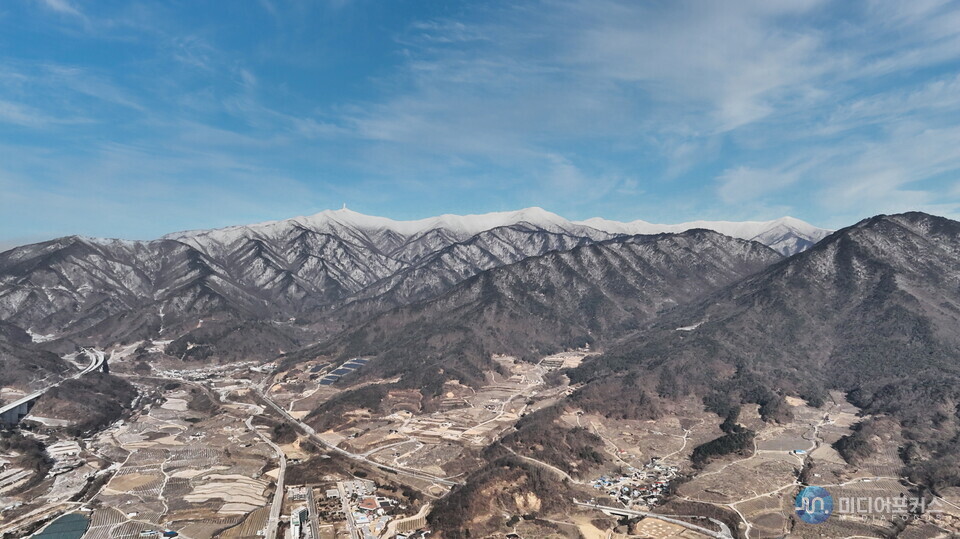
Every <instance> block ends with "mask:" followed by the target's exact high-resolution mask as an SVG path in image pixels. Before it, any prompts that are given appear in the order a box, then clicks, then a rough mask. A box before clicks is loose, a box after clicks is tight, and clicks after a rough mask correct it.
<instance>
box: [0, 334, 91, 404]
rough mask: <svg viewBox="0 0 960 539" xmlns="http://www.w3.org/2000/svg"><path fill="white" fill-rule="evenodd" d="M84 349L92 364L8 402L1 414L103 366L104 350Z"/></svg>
mask: <svg viewBox="0 0 960 539" xmlns="http://www.w3.org/2000/svg"><path fill="white" fill-rule="evenodd" d="M83 351H84V353H86V354H87V355H88V356H89V357H90V365H88V366H87V368H85V369H83V370H82V371H80V372H78V373H77V374H74V375H73V376H71V377H70V378H65V379H63V380H60V381H59V382H57V383H55V384H50V385H49V386H47V387H45V388H43V389H41V390H39V391H34V392H33V393H31V394H29V395H27V396H25V397H23V398H20V399H18V400H16V401H14V402H11V403H10V404H7V405H6V406H4V407H2V408H0V416H2V415H3V414H5V413H7V412H9V411H11V410H14V409H16V408H17V407H19V406H22V405H24V404H27V403H29V402H30V401H33V400H36V399H37V398H39V397H40V396H41V395H43V394H44V393H46V392H47V391H50V390H51V389H53V388H55V387H57V386H59V385H60V384H62V383H64V382H65V381H67V380H75V379H77V378H80V377H81V376H83V375H85V374H87V373H91V372H93V371H95V370H97V369H99V368H100V367H102V366H103V362H104V360H105V356H104V354H103V352H101V351H100V350H97V349H96V348H84V349H83Z"/></svg>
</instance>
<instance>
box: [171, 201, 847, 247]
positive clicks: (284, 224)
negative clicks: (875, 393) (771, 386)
mask: <svg viewBox="0 0 960 539" xmlns="http://www.w3.org/2000/svg"><path fill="white" fill-rule="evenodd" d="M523 223H526V224H529V225H532V226H535V227H537V228H541V229H543V230H546V231H549V232H558V233H568V234H574V235H579V236H587V237H591V238H593V239H602V238H603V237H609V236H604V235H605V234H629V235H634V234H660V233H664V232H673V233H676V232H684V231H686V230H690V229H693V228H705V229H709V230H714V231H716V232H719V233H721V234H726V235H728V236H732V237H735V238H740V239H746V240H754V241H759V242H760V243H763V244H765V245H768V246H770V247H772V248H774V249H776V250H778V251H780V252H781V253H783V254H786V255H791V254H794V253H797V252H799V251H802V250H804V249H806V248H807V247H809V246H811V245H813V244H814V243H816V242H817V241H819V240H821V239H822V238H824V237H825V236H827V234H829V233H830V231H829V230H826V229H822V228H817V227H815V226H813V225H811V224H809V223H806V222H804V221H801V220H800V219H796V218H794V217H781V218H779V219H774V220H772V221H742V222H732V221H691V222H688V223H680V224H675V225H665V224H655V223H650V222H647V221H642V220H637V221H630V222H626V223H624V222H619V221H611V220H609V219H603V218H600V217H594V218H592V219H586V220H584V221H569V220H567V219H565V218H563V217H561V216H559V215H557V214H555V213H552V212H549V211H547V210H545V209H543V208H539V207H530V208H524V209H521V210H515V211H504V212H491V213H484V214H475V215H454V214H443V215H439V216H436V217H427V218H424V219H415V220H406V221H405V220H396V219H390V218H387V217H378V216H373V215H366V214H363V213H359V212H356V211H354V210H351V209H348V208H346V207H343V208H341V209H338V210H325V211H322V212H320V213H317V214H314V215H310V216H305V217H295V218H293V219H286V220H282V221H267V222H263V223H258V224H253V225H247V226H233V227H227V228H220V229H214V230H195V231H187V232H178V233H174V234H169V235H167V236H164V238H165V239H176V240H181V241H188V242H190V243H194V244H196V243H197V242H202V240H212V241H213V242H216V243H218V244H223V245H226V244H231V243H233V242H235V241H237V240H240V239H246V238H251V237H267V238H278V237H281V236H284V235H286V234H287V233H289V232H290V231H291V230H293V229H295V228H303V229H307V230H311V231H314V232H318V233H324V234H333V235H336V236H338V237H342V238H350V237H352V238H353V239H357V240H359V241H373V242H374V243H378V244H380V243H382V242H394V241H407V240H410V239H411V238H415V237H419V236H422V235H424V234H426V233H428V232H430V231H440V232H442V233H443V234H444V235H446V236H447V237H449V238H450V239H453V240H455V241H464V240H466V239H469V238H471V237H473V236H475V235H477V234H479V233H481V232H484V231H487V230H492V229H495V228H499V227H503V226H511V225H518V224H523ZM398 238H400V240H398Z"/></svg>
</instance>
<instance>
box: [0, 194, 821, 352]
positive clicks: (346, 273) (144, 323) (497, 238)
mask: <svg viewBox="0 0 960 539" xmlns="http://www.w3.org/2000/svg"><path fill="white" fill-rule="evenodd" d="M590 223H592V224H593V226H591V224H590ZM615 225H616V226H615ZM694 225H695V224H689V225H676V227H679V228H690V227H691V226H694ZM696 225H698V226H699V225H703V226H708V225H709V223H697V224H696ZM716 225H717V227H718V228H722V229H723V230H726V231H727V232H728V233H729V234H731V235H733V236H735V237H741V238H744V239H756V240H757V241H761V242H763V241H768V242H769V244H770V245H773V246H775V247H776V248H778V249H779V250H781V251H783V250H784V249H787V248H788V247H789V249H801V248H803V247H804V246H807V245H808V244H810V243H812V242H815V241H817V240H818V239H819V238H821V237H822V236H823V235H824V234H826V233H827V231H825V230H823V229H817V228H815V227H812V226H810V225H807V224H805V223H802V222H799V221H796V220H792V219H781V220H778V221H771V222H768V223H743V224H740V225H734V224H731V223H716ZM657 226H659V225H644V226H641V225H640V224H638V222H634V223H620V224H618V225H617V224H615V223H613V222H611V221H603V222H602V223H600V222H598V221H596V220H591V221H589V222H587V221H585V222H581V223H577V222H571V221H568V220H566V219H564V218H562V217H560V216H558V215H555V214H552V213H550V212H547V211H545V210H542V209H540V208H528V209H524V210H519V211H514V212H500V213H491V214H485V215H470V216H454V215H443V216H439V217H435V218H430V219H422V220H418V221H395V220H391V219H386V218H381V217H371V216H366V215H362V214H359V213H356V212H353V211H351V210H347V209H345V208H344V209H341V210H336V211H324V212H321V213H319V214H316V215H314V216H311V217H299V218H294V219H287V220H283V221H274V222H267V223H260V224H256V225H248V226H236V227H228V228H223V229H216V230H200V231H188V232H180V233H175V234H169V235H167V236H164V237H163V238H160V239H158V240H153V241H128V240H107V239H94V238H85V237H80V236H70V237H65V238H59V239H55V240H51V241H48V242H43V243H38V244H33V245H26V246H21V247H17V248H14V249H11V250H9V251H7V252H5V253H0V319H3V320H5V321H8V322H11V323H13V324H16V325H18V326H20V327H21V328H23V329H26V330H28V331H30V332H32V333H34V334H37V335H43V336H45V337H44V338H45V339H52V340H55V341H57V342H63V341H70V342H74V341H76V342H95V341H96V342H99V341H102V340H104V339H106V340H110V341H117V340H124V339H135V338H146V337H151V336H156V335H164V336H166V335H171V334H172V335H175V336H177V335H180V334H182V333H183V332H185V331H188V330H189V329H190V328H194V327H196V326H197V325H198V322H199V320H202V319H206V320H207V322H208V323H209V322H218V321H219V322H223V323H228V324H233V323H236V322H237V321H244V320H250V319H258V320H265V319H268V320H278V321H284V322H285V321H288V320H289V319H290V318H299V319H301V326H300V327H301V328H302V327H304V326H305V325H307V324H311V323H312V324H323V323H329V324H331V328H332V329H334V330H336V329H341V328H342V327H343V326H344V324H346V323H352V322H353V321H355V320H357V319H358V317H365V316H369V315H371V314H376V313H379V312H383V311H385V310H387V309H390V308H393V307H397V306H400V305H406V304H409V303H411V302H413V301H418V300H422V299H426V298H429V297H432V296H434V295H436V294H438V293H440V292H442V291H445V290H447V289H449V288H450V287H452V286H454V285H456V284H458V283H460V282H462V281H463V280H465V279H467V278H469V277H472V276H474V275H477V274H478V273H480V272H482V271H485V270H488V269H491V268H496V267H501V266H505V265H508V264H512V263H515V262H519V261H521V260H524V259H526V258H529V257H531V256H538V255H542V254H545V253H548V252H551V251H565V250H569V249H571V248H573V247H577V246H581V245H587V244H591V243H596V242H599V241H605V240H609V239H612V238H616V237H623V236H625V235H628V234H634V233H635V232H632V231H633V230H640V229H643V231H644V232H645V233H646V232H651V231H653V230H655V229H656V227H657ZM348 305H349V306H350V308H349V310H348V312H347V313H346V314H345V315H344V316H342V317H340V316H338V317H330V316H329V314H330V313H331V312H332V311H334V310H337V309H343V308H344V307H345V306H348ZM328 329H329V328H328ZM298 332H299V331H295V332H294V333H298ZM289 333H290V332H286V337H290V335H289Z"/></svg>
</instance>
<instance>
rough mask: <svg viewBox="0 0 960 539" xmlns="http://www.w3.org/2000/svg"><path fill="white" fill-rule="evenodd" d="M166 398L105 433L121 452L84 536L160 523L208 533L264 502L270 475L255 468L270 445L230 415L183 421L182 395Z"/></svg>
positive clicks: (264, 464) (126, 532)
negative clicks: (88, 533)
mask: <svg viewBox="0 0 960 539" xmlns="http://www.w3.org/2000/svg"><path fill="white" fill-rule="evenodd" d="M166 397H167V398H166V401H165V402H164V403H163V405H162V406H154V407H153V408H151V409H149V410H148V411H147V412H146V413H144V414H141V415H140V416H139V417H136V418H135V419H134V420H133V421H132V422H130V423H128V424H126V425H123V426H121V427H119V428H118V429H116V431H115V432H113V433H112V436H110V437H108V438H107V439H108V440H109V441H112V442H113V443H114V444H116V445H118V446H120V447H122V449H123V450H125V451H128V452H129V453H128V455H127V457H126V458H125V459H124V461H123V462H122V464H121V465H120V468H119V469H118V470H117V471H116V473H115V474H114V476H113V477H112V478H111V480H110V481H109V482H108V483H107V485H106V486H105V487H104V488H103V489H102V490H101V492H100V493H99V494H98V495H97V496H96V498H95V499H94V501H93V504H94V505H95V506H99V509H97V510H96V511H95V513H94V519H93V523H92V526H91V534H92V535H90V536H91V537H102V538H104V539H106V538H113V537H130V536H138V535H139V533H140V532H141V531H144V530H151V529H152V530H157V529H166V528H170V529H174V530H178V531H180V532H181V533H182V534H183V535H186V536H189V537H212V536H213V535H214V534H216V533H218V532H219V531H221V530H224V529H227V528H231V527H235V526H237V525H238V524H240V523H241V522H243V521H244V520H245V518H246V517H247V515H249V514H251V513H253V512H256V511H258V510H259V509H261V508H264V507H266V506H267V504H268V500H267V492H268V490H269V487H270V483H271V481H272V480H271V478H269V477H264V476H263V473H262V472H263V471H264V470H265V469H266V468H268V467H269V464H270V459H271V458H272V456H273V450H272V449H271V448H269V447H267V446H265V444H263V443H262V441H261V440H260V439H259V437H257V436H256V435H255V434H253V433H251V432H249V431H248V430H247V429H246V428H245V426H244V425H243V423H242V418H240V417H238V416H233V415H230V414H224V413H214V414H210V415H209V416H207V417H205V418H202V419H201V420H200V422H199V423H197V422H196V421H193V423H189V422H187V421H185V420H184V417H185V416H187V415H188V414H189V416H190V417H194V418H195V417H196V415H197V412H196V411H189V406H188V401H187V400H186V397H187V393H186V392H185V391H180V392H172V393H170V394H169V395H166ZM226 447H229V448H230V451H229V452H228V451H226V450H224V449H221V448H226ZM107 508H113V509H107Z"/></svg>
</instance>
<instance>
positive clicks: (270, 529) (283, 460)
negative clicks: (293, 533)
mask: <svg viewBox="0 0 960 539" xmlns="http://www.w3.org/2000/svg"><path fill="white" fill-rule="evenodd" d="M246 424H247V428H248V429H250V430H252V431H253V432H254V433H256V435H257V436H259V437H260V439H261V440H263V441H264V442H266V443H267V444H268V445H269V446H270V447H272V448H273V450H274V451H276V452H277V458H279V459H280V474H279V475H277V490H276V492H274V493H273V505H271V506H270V517H269V518H268V519H267V530H266V533H265V534H264V537H266V538H267V539H276V538H277V528H279V527H280V510H281V509H282V508H283V495H284V492H283V491H284V488H283V477H284V475H285V474H286V473H287V456H286V455H285V454H284V453H283V450H281V449H280V448H279V447H277V444H275V443H273V441H272V440H270V438H268V437H266V436H265V435H264V434H263V433H262V432H260V431H259V430H257V429H256V428H255V427H254V426H253V416H250V417H248V418H247V421H246Z"/></svg>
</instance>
